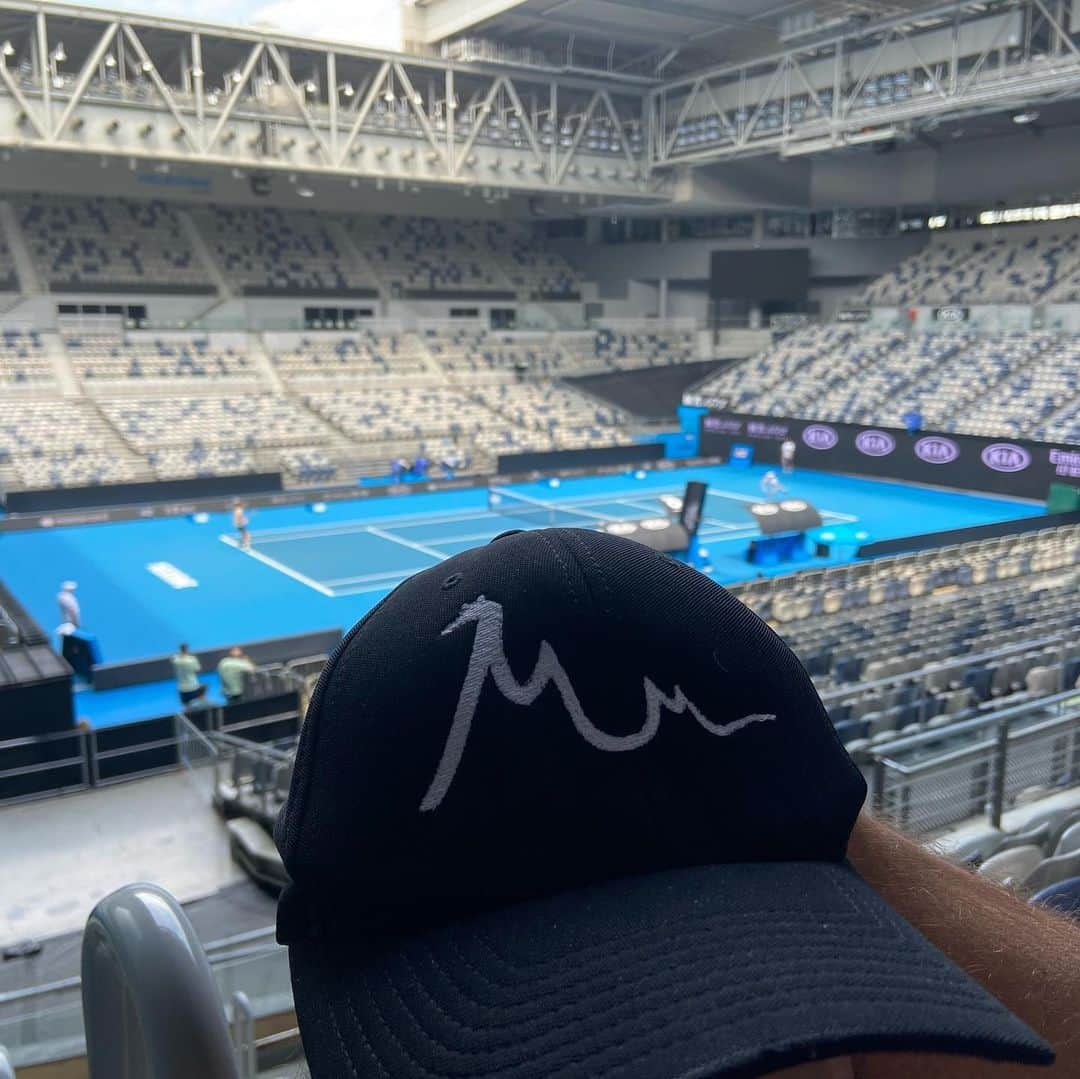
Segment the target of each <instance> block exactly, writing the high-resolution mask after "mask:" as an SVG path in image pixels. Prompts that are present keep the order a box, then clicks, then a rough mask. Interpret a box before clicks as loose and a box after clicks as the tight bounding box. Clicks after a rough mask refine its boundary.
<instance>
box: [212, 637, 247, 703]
mask: <svg viewBox="0 0 1080 1079" xmlns="http://www.w3.org/2000/svg"><path fill="white" fill-rule="evenodd" d="M253 670H255V664H254V663H252V662H251V660H250V659H248V657H247V656H245V655H244V653H243V651H242V650H241V649H240V648H238V647H236V646H235V645H234V646H233V647H232V648H230V649H229V654H228V655H227V656H223V657H222V660H221V662H220V663H219V664H218V666H217V673H218V678H219V679H220V680H221V692H222V694H223V695H224V697H225V703H226V704H233V703H234V702H235V701H238V700H240V698H241V697H243V695H244V675H245V673H247V672H248V671H253Z"/></svg>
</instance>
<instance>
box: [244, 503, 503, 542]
mask: <svg viewBox="0 0 1080 1079" xmlns="http://www.w3.org/2000/svg"><path fill="white" fill-rule="evenodd" d="M498 516H499V515H498V514H497V513H493V512H492V511H491V510H487V509H485V510H480V511H477V510H462V511H461V513H449V514H439V515H434V514H433V515H425V514H422V513H414V514H408V515H406V516H399V517H378V518H376V521H378V522H379V523H381V524H391V525H393V524H394V523H395V522H396V523H398V524H402V523H405V522H408V523H405V527H407V528H419V527H421V526H423V525H438V524H456V523H457V522H459V521H460V522H461V523H462V524H464V523H466V522H470V521H474V520H480V519H482V518H484V517H496V518H497V517H498ZM370 527H371V522H370V521H363V520H357V521H347V522H346V521H342V522H341V523H340V524H336V525H331V524H326V525H294V526H292V527H290V528H268V529H265V530H262V531H258V530H256V531H253V532H252V533H251V536H252V539H258V540H260V541H262V542H263V543H277V542H279V541H281V540H288V539H309V538H311V537H314V536H336V535H349V534H350V533H352V532H366V531H367V530H368V528H370Z"/></svg>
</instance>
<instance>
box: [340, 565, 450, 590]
mask: <svg viewBox="0 0 1080 1079" xmlns="http://www.w3.org/2000/svg"><path fill="white" fill-rule="evenodd" d="M430 568H431V567H430V566H410V567H409V568H408V569H388V570H384V571H383V572H382V573H361V574H359V575H358V576H356V577H331V578H330V579H329V580H324V581H323V582H322V583H323V584H324V585H326V587H327V588H340V587H341V586H342V585H346V584H367V583H368V582H370V581H392V580H394V579H395V578H397V577H400V578H401V579H402V580H404V579H405V578H406V577H411V576H412V575H413V574H414V573H419V572H420V571H421V570H425V569H430Z"/></svg>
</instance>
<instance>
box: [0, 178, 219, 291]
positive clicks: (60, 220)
mask: <svg viewBox="0 0 1080 1079" xmlns="http://www.w3.org/2000/svg"><path fill="white" fill-rule="evenodd" d="M11 202H12V205H13V206H14V208H15V211H16V214H17V215H18V220H19V226H20V228H21V229H22V231H23V234H24V236H25V238H26V242H27V247H28V248H29V250H30V254H31V256H32V258H33V259H34V263H35V265H36V267H37V270H38V273H39V275H40V277H41V279H42V281H43V282H45V283H46V284H47V286H48V288H50V289H51V290H52V291H54V292H80V291H87V292H112V293H117V292H161V293H174V294H201V293H206V294H209V293H212V292H213V291H214V288H213V286H212V285H209V284H208V283H207V280H206V278H207V273H206V269H205V267H204V266H203V265H202V264H201V263H200V261H199V258H198V256H197V255H196V254H195V252H194V251H193V249H192V246H191V242H190V240H189V239H188V236H187V234H186V232H185V230H184V228H183V225H182V224H181V222H180V219H179V217H178V215H177V211H176V210H175V209H174V208H173V207H171V206H169V205H167V204H166V203H163V202H159V201H152V202H141V201H135V200H130V199H119V198H78V199H76V198H64V197H61V196H56V195H37V194H35V195H17V196H13V197H12V199H11Z"/></svg>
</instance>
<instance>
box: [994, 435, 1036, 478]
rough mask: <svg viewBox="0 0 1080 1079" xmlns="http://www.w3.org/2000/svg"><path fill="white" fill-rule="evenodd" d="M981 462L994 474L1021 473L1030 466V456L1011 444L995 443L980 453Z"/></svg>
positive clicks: (1025, 451)
mask: <svg viewBox="0 0 1080 1079" xmlns="http://www.w3.org/2000/svg"><path fill="white" fill-rule="evenodd" d="M982 461H983V464H984V465H986V467H987V468H992V469H993V470H994V471H995V472H1023V471H1024V469H1025V468H1027V466H1028V465H1030V464H1031V454H1030V453H1028V451H1027V450H1025V449H1023V448H1022V447H1020V446H1014V445H1013V444H1012V443H1011V442H995V443H994V444H993V445H991V446H987V447H986V449H984V450H983V451H982Z"/></svg>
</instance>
